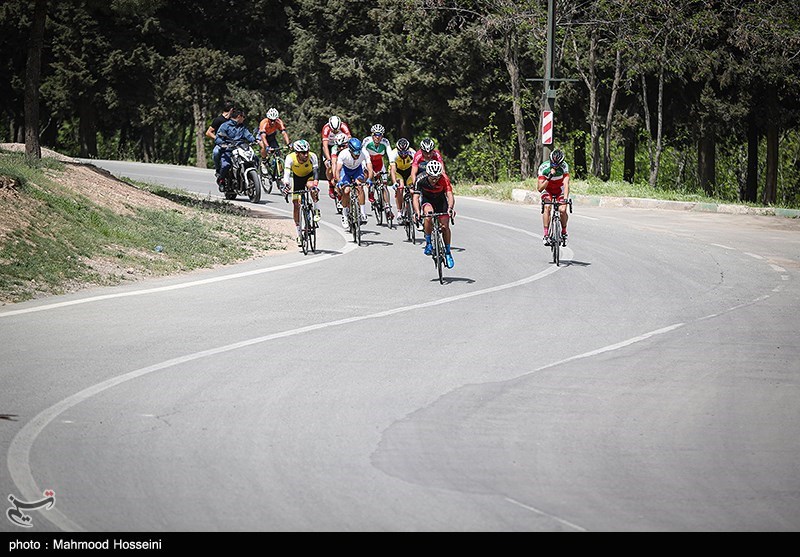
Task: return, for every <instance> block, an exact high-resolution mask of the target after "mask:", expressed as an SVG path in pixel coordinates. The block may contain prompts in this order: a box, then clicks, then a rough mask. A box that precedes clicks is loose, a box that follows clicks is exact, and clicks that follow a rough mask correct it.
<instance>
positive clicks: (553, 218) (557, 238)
mask: <svg viewBox="0 0 800 557" xmlns="http://www.w3.org/2000/svg"><path fill="white" fill-rule="evenodd" d="M545 205H550V206H552V207H553V208H552V210H551V211H550V224H549V226H548V229H547V235H548V237H549V238H550V250H551V251H552V253H553V263H555V264H556V267H558V266H560V265H561V246H562V245H563V242H564V239H563V238H562V236H561V211H560V210H559V208H560V207H561V205H567V206H569V211H570V212H572V199H570V200H568V201H542V213H544V208H545Z"/></svg>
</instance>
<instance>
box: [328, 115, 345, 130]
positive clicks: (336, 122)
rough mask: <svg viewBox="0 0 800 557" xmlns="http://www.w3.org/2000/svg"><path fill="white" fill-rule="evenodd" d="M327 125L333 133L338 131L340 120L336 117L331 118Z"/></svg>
mask: <svg viewBox="0 0 800 557" xmlns="http://www.w3.org/2000/svg"><path fill="white" fill-rule="evenodd" d="M328 125H329V126H330V127H331V129H332V130H333V131H338V130H339V127H340V126H341V125H342V120H341V119H340V118H339V117H338V116H331V117H330V120H328Z"/></svg>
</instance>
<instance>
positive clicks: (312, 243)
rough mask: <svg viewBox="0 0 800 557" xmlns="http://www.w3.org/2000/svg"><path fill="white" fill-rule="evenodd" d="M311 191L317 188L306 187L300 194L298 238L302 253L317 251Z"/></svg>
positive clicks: (316, 225) (316, 226)
mask: <svg viewBox="0 0 800 557" xmlns="http://www.w3.org/2000/svg"><path fill="white" fill-rule="evenodd" d="M312 191H319V188H313V187H312V188H307V189H305V190H303V191H301V192H300V193H299V195H300V238H301V240H302V246H301V247H302V248H303V255H308V252H309V251H311V252H316V251H317V228H319V225H318V224H317V223H316V221H315V220H314V204H313V202H312V201H313V200H312V197H311V192H312Z"/></svg>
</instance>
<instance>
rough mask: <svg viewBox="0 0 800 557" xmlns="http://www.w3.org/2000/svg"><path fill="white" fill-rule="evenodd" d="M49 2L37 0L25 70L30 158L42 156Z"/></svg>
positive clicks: (26, 152) (26, 123) (27, 153)
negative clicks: (44, 47) (41, 106)
mask: <svg viewBox="0 0 800 557" xmlns="http://www.w3.org/2000/svg"><path fill="white" fill-rule="evenodd" d="M47 4H48V0H36V3H35V4H34V8H33V24H32V26H31V36H30V40H29V42H28V63H27V68H26V71H25V155H26V156H27V157H28V159H30V160H33V159H41V158H42V148H41V146H40V145H39V83H40V81H41V64H42V45H43V43H44V26H45V22H46V21H47Z"/></svg>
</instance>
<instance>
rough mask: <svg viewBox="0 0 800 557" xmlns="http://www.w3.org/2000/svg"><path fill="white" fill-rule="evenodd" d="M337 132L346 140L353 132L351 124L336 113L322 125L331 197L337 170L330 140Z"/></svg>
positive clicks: (323, 149) (324, 157) (324, 154)
mask: <svg viewBox="0 0 800 557" xmlns="http://www.w3.org/2000/svg"><path fill="white" fill-rule="evenodd" d="M337 134H344V136H345V142H346V141H348V140H349V139H350V138H351V137H352V134H351V133H350V126H348V125H347V124H345V123H344V122H342V119H341V118H339V117H338V116H336V115H334V116H331V117H330V118H329V119H328V122H327V123H326V124H325V125H324V126H322V161H323V163H324V164H325V175H326V176H327V178H328V185H329V187H328V195H329V196H330V197H331V199H333V198H334V190H333V183H332V182H334V181H335V180H334V172H335V170H336V160H335V159H336V155H334V154H332V153H331V145H330V140H331V139H333V137H334V136H335V135H337Z"/></svg>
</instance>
